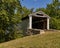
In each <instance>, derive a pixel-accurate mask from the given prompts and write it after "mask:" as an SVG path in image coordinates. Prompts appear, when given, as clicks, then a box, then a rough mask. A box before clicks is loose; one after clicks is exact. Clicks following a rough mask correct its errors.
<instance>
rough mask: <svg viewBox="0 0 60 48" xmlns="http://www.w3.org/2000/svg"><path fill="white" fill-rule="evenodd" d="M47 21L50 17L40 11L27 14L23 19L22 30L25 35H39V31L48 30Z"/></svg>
mask: <svg viewBox="0 0 60 48" xmlns="http://www.w3.org/2000/svg"><path fill="white" fill-rule="evenodd" d="M49 19H50V17H49V16H48V15H47V14H45V13H44V12H42V11H39V12H35V13H32V14H29V16H26V17H25V18H23V19H22V20H23V24H25V25H23V24H22V26H23V27H22V29H23V28H24V29H23V30H24V32H25V33H28V34H34V33H35V34H36V33H40V32H39V31H40V30H49Z"/></svg>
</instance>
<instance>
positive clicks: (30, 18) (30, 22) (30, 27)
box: [29, 16, 32, 29]
mask: <svg viewBox="0 0 60 48" xmlns="http://www.w3.org/2000/svg"><path fill="white" fill-rule="evenodd" d="M29 29H32V16H29Z"/></svg>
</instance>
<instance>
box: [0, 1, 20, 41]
mask: <svg viewBox="0 0 60 48" xmlns="http://www.w3.org/2000/svg"><path fill="white" fill-rule="evenodd" d="M19 22H21V4H20V1H19V0H0V42H3V41H8V40H11V39H15V37H16V32H17V31H16V30H15V28H16V27H17V24H18V23H19Z"/></svg>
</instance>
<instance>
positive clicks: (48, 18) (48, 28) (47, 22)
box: [47, 18, 49, 30]
mask: <svg viewBox="0 0 60 48" xmlns="http://www.w3.org/2000/svg"><path fill="white" fill-rule="evenodd" d="M47 30H49V18H47Z"/></svg>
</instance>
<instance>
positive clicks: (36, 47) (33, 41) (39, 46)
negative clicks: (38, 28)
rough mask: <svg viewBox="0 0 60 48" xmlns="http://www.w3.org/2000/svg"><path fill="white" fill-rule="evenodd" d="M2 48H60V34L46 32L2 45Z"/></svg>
mask: <svg viewBox="0 0 60 48" xmlns="http://www.w3.org/2000/svg"><path fill="white" fill-rule="evenodd" d="M0 48H60V32H46V33H45V34H42V35H40V34H38V35H31V36H27V37H23V38H20V39H16V40H12V41H9V42H5V43H1V44H0Z"/></svg>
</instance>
